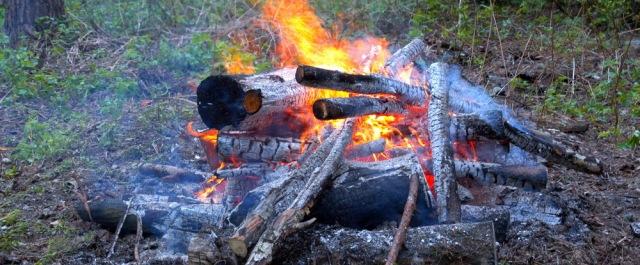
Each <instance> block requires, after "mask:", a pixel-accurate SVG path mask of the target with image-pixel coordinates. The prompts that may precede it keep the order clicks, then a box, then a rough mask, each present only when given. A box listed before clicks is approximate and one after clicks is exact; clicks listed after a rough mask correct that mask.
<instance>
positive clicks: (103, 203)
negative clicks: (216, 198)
mask: <svg viewBox="0 0 640 265" xmlns="http://www.w3.org/2000/svg"><path fill="white" fill-rule="evenodd" d="M132 204H133V205H132V211H131V212H129V213H128V214H127V215H126V218H125V220H124V222H123V225H122V229H121V233H122V234H135V233H136V230H137V226H138V225H137V220H136V219H137V218H136V216H135V213H139V214H141V218H142V230H143V231H144V233H145V234H153V235H157V236H160V235H163V234H164V233H166V232H167V231H168V230H169V229H176V230H181V231H187V232H193V233H197V232H199V231H200V230H201V229H202V228H203V227H216V226H218V225H219V223H220V220H222V217H223V214H224V208H223V206H222V205H220V204H201V203H199V202H198V201H195V200H187V201H180V200H174V199H172V198H169V197H166V196H159V195H157V196H156V195H136V199H135V200H133V201H132ZM89 209H90V211H91V217H92V218H93V222H95V223H97V224H100V225H101V226H103V227H104V228H106V229H109V230H111V231H115V229H116V228H117V226H118V222H119V221H120V218H122V216H123V215H124V214H125V212H126V210H127V205H126V203H125V202H124V201H123V200H120V199H104V200H96V201H90V202H89ZM76 211H77V212H78V215H79V216H80V218H81V219H83V220H85V221H91V219H89V215H88V214H87V212H86V210H85V209H84V207H83V206H82V205H81V204H78V205H76ZM176 217H178V218H176Z"/></svg>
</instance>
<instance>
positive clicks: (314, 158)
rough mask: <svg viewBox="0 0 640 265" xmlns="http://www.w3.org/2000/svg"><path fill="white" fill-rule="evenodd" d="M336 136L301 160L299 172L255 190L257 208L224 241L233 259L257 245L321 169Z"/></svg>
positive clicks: (250, 198) (248, 199) (248, 196)
mask: <svg viewBox="0 0 640 265" xmlns="http://www.w3.org/2000/svg"><path fill="white" fill-rule="evenodd" d="M339 132H340V131H339V130H336V131H334V132H333V133H332V134H331V135H330V136H329V137H328V138H327V139H326V140H325V141H324V142H323V143H322V144H321V145H320V146H319V147H318V148H317V149H316V150H315V152H313V153H312V154H311V155H310V156H309V157H308V158H307V159H305V162H304V163H303V164H301V165H300V168H298V169H297V170H293V171H290V173H288V174H285V175H284V176H282V177H281V178H279V179H276V180H274V181H272V182H269V183H267V184H265V185H263V186H261V187H260V188H259V190H262V191H263V194H260V196H259V198H260V200H259V201H257V202H258V203H257V206H255V208H254V209H252V210H250V211H246V212H250V214H248V216H247V217H246V218H242V219H241V220H242V223H241V224H240V225H239V226H238V228H237V229H236V230H235V231H234V233H233V235H232V236H231V237H230V238H229V239H228V242H229V246H230V247H231V250H232V251H233V252H234V253H235V254H236V255H238V256H239V257H246V256H247V254H248V250H249V249H250V248H251V247H253V245H254V244H255V243H256V242H257V241H258V239H259V238H260V236H261V235H262V234H263V232H264V231H265V229H266V228H267V226H268V225H269V224H270V223H271V222H273V220H274V219H275V218H276V216H278V215H279V214H280V213H281V212H283V211H284V210H286V209H287V208H288V207H289V206H290V205H291V202H292V201H293V200H294V199H295V196H296V194H298V192H299V191H300V190H302V189H303V187H304V185H305V183H306V179H307V178H308V177H309V176H310V175H311V174H312V173H313V172H314V171H316V169H317V168H319V167H321V166H322V164H323V163H324V161H325V159H326V158H327V156H329V154H330V153H331V151H332V149H333V147H334V144H335V143H336V141H337V139H338V134H339ZM255 199H256V196H252V194H251V193H250V194H249V195H247V198H245V200H244V201H243V203H242V204H244V203H245V202H247V203H250V202H256V200H255ZM242 204H241V205H242ZM238 207H240V206H238ZM238 207H236V208H238ZM245 209H246V208H245ZM237 212H242V211H237Z"/></svg>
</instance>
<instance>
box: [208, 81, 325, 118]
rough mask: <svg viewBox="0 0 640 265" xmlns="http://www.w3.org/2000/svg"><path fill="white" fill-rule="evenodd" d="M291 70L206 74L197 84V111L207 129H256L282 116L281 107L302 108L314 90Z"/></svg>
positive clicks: (311, 96) (316, 94) (315, 95)
mask: <svg viewBox="0 0 640 265" xmlns="http://www.w3.org/2000/svg"><path fill="white" fill-rule="evenodd" d="M294 73H295V70H294V69H291V68H285V69H281V70H277V71H274V72H269V73H264V74H258V75H252V76H245V75H216V76H209V77H208V78H206V79H205V80H203V81H202V82H201V83H200V85H199V86H198V92H197V94H198V113H200V117H201V118H202V121H203V122H204V123H205V124H206V125H207V126H208V127H209V128H216V129H222V128H223V127H225V126H233V128H234V129H237V130H258V129H261V128H262V129H263V128H265V127H269V126H270V125H271V124H272V123H277V120H282V119H286V118H287V116H286V115H284V114H285V113H286V112H285V110H287V109H289V110H300V111H301V110H304V109H306V107H307V106H309V105H310V104H311V102H313V100H314V99H316V98H317V97H318V95H319V94H318V91H317V90H315V89H309V88H306V87H304V86H301V85H299V84H298V83H296V81H295V77H294Z"/></svg>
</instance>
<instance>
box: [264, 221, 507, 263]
mask: <svg viewBox="0 0 640 265" xmlns="http://www.w3.org/2000/svg"><path fill="white" fill-rule="evenodd" d="M393 234H394V231H392V230H377V231H368V230H353V229H345V228H340V227H332V226H316V227H314V228H312V229H308V230H306V231H303V232H301V233H300V234H298V235H297V236H295V237H293V238H292V239H291V240H288V241H287V242H285V243H284V244H283V245H285V246H289V247H288V249H285V250H284V251H283V253H286V255H284V256H282V257H278V258H277V259H276V260H275V261H274V263H277V264H280V263H287V264H382V263H384V261H385V258H386V254H387V250H388V249H389V247H390V245H391V242H392V239H393ZM291 259H293V260H291ZM496 262H497V257H496V244H495V237H494V227H493V223H492V222H482V223H459V224H449V225H432V226H422V227H415V228H410V229H409V230H408V231H407V239H406V241H405V243H404V249H403V250H402V251H400V254H399V256H398V260H397V264H451V263H454V264H494V263H496Z"/></svg>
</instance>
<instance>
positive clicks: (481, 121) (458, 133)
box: [449, 110, 506, 141]
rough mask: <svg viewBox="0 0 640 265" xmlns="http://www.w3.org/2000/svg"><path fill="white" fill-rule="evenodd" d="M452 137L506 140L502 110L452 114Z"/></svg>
mask: <svg viewBox="0 0 640 265" xmlns="http://www.w3.org/2000/svg"><path fill="white" fill-rule="evenodd" d="M449 136H450V138H451V139H454V140H462V141H477V140H480V139H482V138H484V139H492V140H501V141H504V140H506V136H505V135H504V125H503V120H502V112H500V111H496V110H494V111H484V112H481V113H480V114H477V113H472V114H456V115H453V116H451V124H450V135H449Z"/></svg>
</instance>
